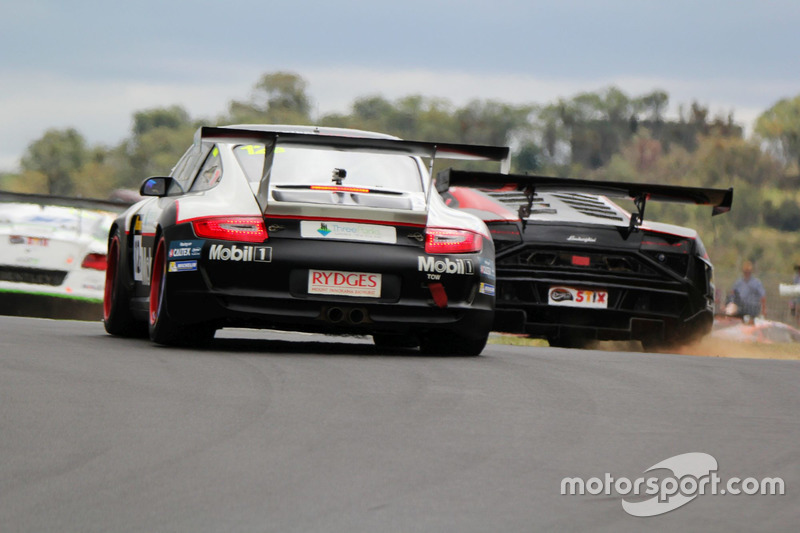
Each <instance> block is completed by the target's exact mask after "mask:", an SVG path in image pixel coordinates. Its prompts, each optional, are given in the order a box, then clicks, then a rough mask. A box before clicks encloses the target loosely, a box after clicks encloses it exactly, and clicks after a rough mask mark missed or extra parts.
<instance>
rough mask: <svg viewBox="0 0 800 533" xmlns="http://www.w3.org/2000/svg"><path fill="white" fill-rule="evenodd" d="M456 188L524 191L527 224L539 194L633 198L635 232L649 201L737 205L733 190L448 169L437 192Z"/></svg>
mask: <svg viewBox="0 0 800 533" xmlns="http://www.w3.org/2000/svg"><path fill="white" fill-rule="evenodd" d="M453 185H460V186H464V187H473V188H477V189H499V188H503V187H508V186H515V187H516V189H517V190H519V191H524V192H525V195H526V197H527V198H528V204H527V205H523V206H522V207H520V219H521V220H523V221H524V220H525V219H526V218H527V217H528V215H530V209H531V205H532V202H533V195H534V194H535V193H536V192H576V193H586V194H596V195H601V196H608V197H615V198H630V199H632V200H633V201H634V203H635V204H636V208H637V209H638V211H639V212H638V213H633V214H631V225H630V229H631V230H634V229H635V228H636V227H638V226H639V225H640V224H641V223H642V220H643V219H644V208H645V205H646V204H647V202H648V201H656V202H678V203H685V204H695V205H710V206H712V207H713V209H712V215H720V214H722V213H727V212H728V211H730V210H731V206H732V204H733V188H732V187H731V188H729V189H712V188H704V187H683V186H678V185H659V184H649V183H627V182H622V181H593V180H585V179H571V178H556V177H550V176H529V175H520V174H497V173H492V172H471V171H462V170H453V169H447V170H444V171H442V172H440V173H439V174H438V175H437V176H436V189H437V190H438V191H439V192H445V191H447V190H448V189H449V188H450V187H451V186H453Z"/></svg>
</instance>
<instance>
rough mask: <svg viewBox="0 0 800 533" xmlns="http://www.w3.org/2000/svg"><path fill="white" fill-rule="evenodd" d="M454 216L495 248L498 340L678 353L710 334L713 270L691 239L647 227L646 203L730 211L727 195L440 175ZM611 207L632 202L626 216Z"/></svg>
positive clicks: (666, 228)
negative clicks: (607, 344) (482, 227)
mask: <svg viewBox="0 0 800 533" xmlns="http://www.w3.org/2000/svg"><path fill="white" fill-rule="evenodd" d="M437 190H439V191H440V193H441V194H442V195H443V197H444V198H445V201H446V203H448V205H450V206H451V207H458V208H460V209H462V210H465V211H468V212H471V213H473V214H476V215H478V216H480V217H481V218H483V220H484V221H485V222H486V224H487V226H488V227H489V230H490V232H491V234H492V238H493V240H494V243H495V249H496V269H495V271H491V272H490V271H488V270H487V271H486V272H484V274H485V275H488V276H491V277H496V283H495V286H496V298H497V300H496V311H495V322H494V327H493V329H494V330H496V331H502V332H512V333H526V334H528V335H529V336H531V337H543V338H546V339H547V340H548V341H549V342H550V344H551V345H553V346H562V347H583V346H585V345H586V344H587V343H588V342H589V341H591V340H595V339H596V340H640V341H642V344H643V345H645V347H646V348H656V347H666V346H674V345H680V344H684V343H688V342H691V341H692V340H694V339H696V338H698V337H700V336H703V335H705V334H706V333H708V332H709V331H711V326H712V323H713V317H714V285H713V282H712V278H713V267H712V265H711V262H710V261H709V258H708V255H707V254H706V250H705V248H704V246H703V242H702V241H701V240H700V237H699V236H698V235H697V232H696V231H694V230H691V229H688V228H684V227H679V226H673V225H668V224H660V223H656V222H650V221H647V222H644V220H643V217H644V210H645V206H646V203H647V202H648V201H668V202H684V203H691V204H698V205H712V206H714V214H719V213H724V212H727V211H728V210H730V207H731V203H732V201H733V189H727V190H723V189H705V188H696V187H677V186H667V185H645V184H634V183H622V182H597V181H589V180H575V179H565V178H552V177H537V176H527V175H525V176H523V175H510V174H493V173H482V172H463V171H453V170H449V171H444V172H442V173H440V174H439V176H437ZM609 197H623V198H630V199H633V200H634V203H635V206H636V209H637V212H634V213H629V212H628V211H626V210H625V209H623V208H622V207H620V206H619V205H617V204H616V203H614V202H612V201H611V200H609Z"/></svg>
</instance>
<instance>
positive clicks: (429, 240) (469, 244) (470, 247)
mask: <svg viewBox="0 0 800 533" xmlns="http://www.w3.org/2000/svg"><path fill="white" fill-rule="evenodd" d="M481 248H483V237H481V236H480V235H478V234H477V233H472V232H471V231H466V230H460V229H441V228H428V229H427V231H426V232H425V252H426V253H429V254H466V253H474V252H480V251H481Z"/></svg>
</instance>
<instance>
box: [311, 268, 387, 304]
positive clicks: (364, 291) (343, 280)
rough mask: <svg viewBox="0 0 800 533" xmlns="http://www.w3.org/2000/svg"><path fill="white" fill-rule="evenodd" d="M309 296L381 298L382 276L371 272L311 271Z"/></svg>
mask: <svg viewBox="0 0 800 533" xmlns="http://www.w3.org/2000/svg"><path fill="white" fill-rule="evenodd" d="M308 294H333V295H337V296H359V297H364V298H380V296H381V275H380V274H374V273H369V272H340V271H336V270H309V271H308Z"/></svg>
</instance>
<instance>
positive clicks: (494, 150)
mask: <svg viewBox="0 0 800 533" xmlns="http://www.w3.org/2000/svg"><path fill="white" fill-rule="evenodd" d="M197 133H198V135H199V137H200V139H201V140H202V141H204V142H226V143H238V142H258V143H261V144H267V145H270V144H273V143H275V142H276V141H278V140H280V143H281V144H302V145H311V146H330V147H333V148H338V149H340V150H347V149H351V150H359V151H374V152H379V153H398V152H400V153H405V154H408V155H415V156H419V157H426V158H431V159H436V158H441V159H466V160H473V161H497V162H499V163H500V165H501V168H500V172H508V169H509V165H510V158H509V154H510V149H509V148H508V147H507V146H486V145H479V144H457V143H433V142H423V141H406V140H402V139H390V138H382V137H349V136H340V135H323V134H317V133H300V132H282V131H264V130H248V129H238V128H217V127H202V128H200V129H199V130H198V132H197Z"/></svg>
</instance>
